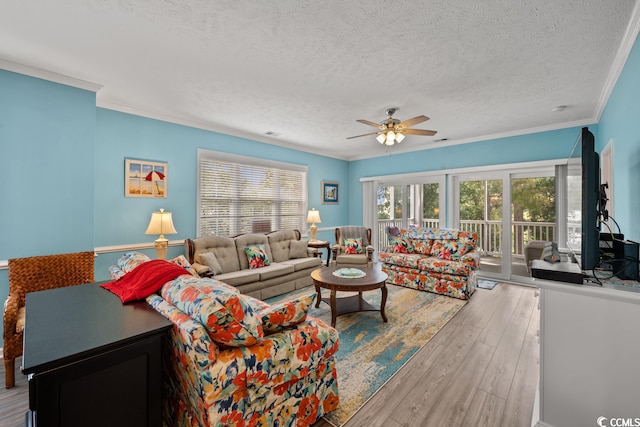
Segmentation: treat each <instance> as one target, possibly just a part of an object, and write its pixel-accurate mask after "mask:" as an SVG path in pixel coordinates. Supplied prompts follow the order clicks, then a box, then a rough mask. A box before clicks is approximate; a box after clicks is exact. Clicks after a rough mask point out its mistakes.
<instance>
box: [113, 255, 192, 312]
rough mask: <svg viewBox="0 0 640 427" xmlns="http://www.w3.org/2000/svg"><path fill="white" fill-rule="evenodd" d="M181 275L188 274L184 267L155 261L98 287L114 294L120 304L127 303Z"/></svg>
mask: <svg viewBox="0 0 640 427" xmlns="http://www.w3.org/2000/svg"><path fill="white" fill-rule="evenodd" d="M183 274H189V272H188V271H187V270H185V269H184V267H180V266H179V265H177V264H173V263H171V262H168V261H165V260H162V259H155V260H152V261H147V262H145V263H144V264H140V265H139V266H137V267H136V268H135V269H133V270H132V271H130V272H129V273H127V274H125V275H124V276H122V277H121V278H119V279H118V280H116V281H115V282H109V283H103V284H102V285H100V286H101V287H103V288H105V289H108V290H109V291H111V292H113V293H114V294H116V295H117V296H118V297H119V298H120V299H121V300H122V302H129V301H135V300H139V299H143V298H146V297H148V296H149V295H151V294H152V293H154V292H157V291H158V290H159V289H160V288H161V287H162V285H164V284H165V283H167V282H168V281H170V280H173V279H175V278H176V277H178V276H182V275H183Z"/></svg>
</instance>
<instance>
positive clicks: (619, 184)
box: [596, 40, 640, 242]
mask: <svg viewBox="0 0 640 427" xmlns="http://www.w3.org/2000/svg"><path fill="white" fill-rule="evenodd" d="M639 119H640V41H639V40H636V42H635V45H634V47H633V49H632V50H631V53H630V55H629V57H628V58H627V62H626V64H625V67H624V69H623V71H622V73H621V74H620V77H619V78H618V82H617V83H616V86H615V88H614V90H613V91H612V93H611V96H610V97H609V101H608V102H607V106H606V108H605V110H604V112H603V114H602V117H601V118H600V124H599V126H598V133H597V134H596V144H597V148H598V151H601V150H602V149H603V148H604V147H605V145H606V144H607V143H608V142H609V141H610V140H613V185H614V192H615V193H614V197H613V212H614V218H615V220H616V221H617V222H618V224H619V225H620V228H621V230H622V233H623V234H624V235H625V238H627V239H629V240H633V241H636V242H637V241H640V221H638V220H639V219H640V126H639V125H640V120H639Z"/></svg>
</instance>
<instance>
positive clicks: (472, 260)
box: [459, 249, 480, 270]
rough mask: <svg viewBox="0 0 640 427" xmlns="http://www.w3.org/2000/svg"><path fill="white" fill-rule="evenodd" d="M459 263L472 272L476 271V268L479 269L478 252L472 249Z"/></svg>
mask: <svg viewBox="0 0 640 427" xmlns="http://www.w3.org/2000/svg"><path fill="white" fill-rule="evenodd" d="M459 261H460V262H461V263H464V264H466V265H468V266H469V267H471V268H472V269H473V270H477V269H478V268H480V252H478V251H477V250H475V249H473V250H471V251H470V252H467V253H466V254H464V255H462V256H461V257H460V260H459Z"/></svg>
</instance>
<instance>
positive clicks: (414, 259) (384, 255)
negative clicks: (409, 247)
mask: <svg viewBox="0 0 640 427" xmlns="http://www.w3.org/2000/svg"><path fill="white" fill-rule="evenodd" d="M378 258H379V259H380V262H383V263H386V264H393V265H399V266H402V267H408V268H416V269H419V267H418V260H420V259H422V258H425V255H421V254H402V253H398V254H396V253H390V252H380V253H379V254H378Z"/></svg>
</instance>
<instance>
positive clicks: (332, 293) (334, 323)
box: [330, 289, 337, 328]
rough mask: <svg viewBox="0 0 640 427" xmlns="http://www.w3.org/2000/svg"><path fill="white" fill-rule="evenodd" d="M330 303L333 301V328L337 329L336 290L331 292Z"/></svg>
mask: <svg viewBox="0 0 640 427" xmlns="http://www.w3.org/2000/svg"><path fill="white" fill-rule="evenodd" d="M330 301H331V304H330V305H331V327H333V328H335V327H336V311H337V309H336V291H335V290H333V289H332V290H331V297H330Z"/></svg>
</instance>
